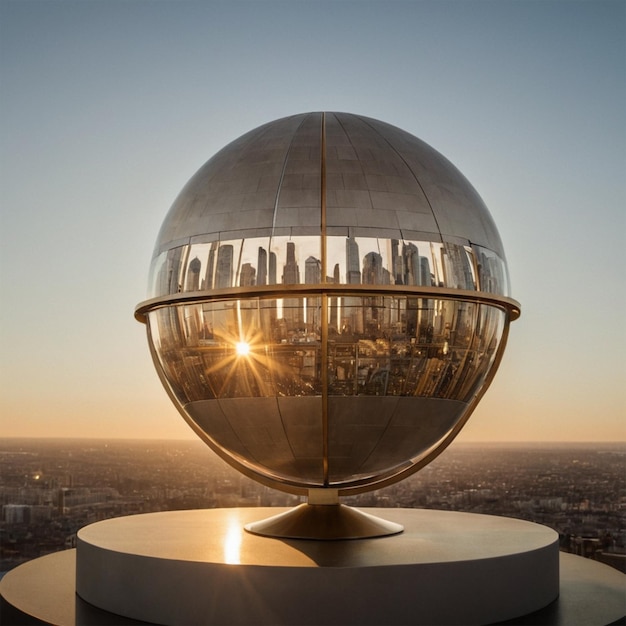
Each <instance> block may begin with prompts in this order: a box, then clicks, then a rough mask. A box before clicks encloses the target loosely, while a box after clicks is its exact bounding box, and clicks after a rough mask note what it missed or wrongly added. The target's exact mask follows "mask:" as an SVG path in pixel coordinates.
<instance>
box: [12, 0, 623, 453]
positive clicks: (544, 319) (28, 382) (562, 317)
mask: <svg viewBox="0 0 626 626" xmlns="http://www.w3.org/2000/svg"><path fill="white" fill-rule="evenodd" d="M320 110H326V111H347V112H352V113H357V114H361V115H365V116H369V117H374V118H377V119H380V120H383V121H385V122H388V123H391V124H394V125H396V126H399V127H400V128H402V129H404V130H406V131H408V132H410V133H412V134H414V135H416V136H418V137H420V138H421V139H423V140H424V141H426V142H427V143H429V144H430V145H432V146H433V147H434V148H436V149H437V150H439V151H440V152H442V153H443V154H444V155H445V156H446V157H447V158H448V159H450V160H451V161H452V162H453V163H454V164H455V165H456V166H457V167H458V168H459V169H460V170H461V171H462V172H463V173H464V174H465V176H466V177H467V178H468V179H469V180H470V181H471V182H472V184H473V185H474V187H475V188H476V189H477V190H478V192H479V193H480V195H481V196H482V198H483V200H484V201H485V202H486V204H487V206H488V207H489V209H490V211H491V214H492V216H493V217H494V220H495V222H496V224H497V226H498V229H499V231H500V235H501V237H502V240H503V243H504V247H505V251H506V255H507V260H508V264H509V272H510V275H511V283H512V293H513V297H514V298H515V299H516V300H518V301H519V302H520V303H521V306H522V316H521V318H520V319H519V320H517V321H516V322H514V323H513V324H512V326H511V333H510V338H509V343H508V346H507V349H506V353H505V355H504V359H503V362H502V364H501V366H500V369H499V371H498V373H497V375H496V377H495V379H494V382H493V383H492V385H491V387H490V389H489V391H488V392H487V394H486V395H485V397H484V398H483V400H482V402H481V403H480V405H479V406H478V408H477V409H476V411H475V412H474V414H473V415H472V417H471V418H470V420H469V422H468V424H467V425H466V427H465V429H464V430H463V431H462V432H461V434H460V436H459V438H458V440H459V441H474V442H478V441H543V442H547V441H613V440H620V441H623V440H626V365H625V360H624V357H625V356H626V330H625V324H624V311H625V310H626V288H625V284H626V280H625V278H624V275H625V269H626V258H625V257H626V254H625V249H626V245H625V244H626V242H625V238H626V224H625V220H626V175H625V174H626V2H624V1H623V0H618V1H604V0H588V1H583V2H576V1H568V0H560V1H556V2H555V1H550V0H542V1H541V2H539V1H524V0H519V1H506V0H496V1H487V0H484V1H480V0H479V1H475V0H464V1H461V0H459V1H455V2H449V1H446V0H436V1H434V2H429V1H423V2H419V1H415V2H404V1H394V0H384V1H381V2H378V1H373V2H368V1H366V0H363V1H350V0H344V1H334V2H321V1H320V2H317V1H308V2H298V1H293V0H292V1H288V2H274V1H265V2H264V1H263V0H257V1H252V2H241V1H237V0H230V1H227V2H211V1H193V0H160V1H158V2H152V1H141V0H134V1H133V0H131V1H116V0H104V1H99V0H91V1H84V2H69V1H57V0H45V1H32V0H13V1H7V0H1V3H0V130H1V136H0V209H1V222H0V293H1V294H2V297H1V298H0V368H1V369H0V437H14V436H19V437H31V436H41V437H101V438H136V437H137V438H159V439H160V438H171V439H186V438H195V435H194V434H193V433H192V431H191V429H190V428H189V427H188V426H187V425H186V424H185V422H184V421H183V419H182V418H181V417H180V416H179V414H178V412H177V411H176V409H175V408H174V406H173V405H172V404H171V402H170V400H169V399H168V397H167V395H166V393H165V391H164V390H163V388H162V386H161V384H160V382H159V380H158V377H157V374H156V372H155V370H154V367H153V365H152V362H151V359H150V355H149V352H148V345H147V341H146V336H145V327H144V326H143V325H141V324H139V323H138V322H136V321H135V319H134V317H133V310H134V308H135V305H136V304H137V303H139V302H140V301H142V300H144V299H145V297H146V287H147V280H148V268H149V263H150V259H151V255H152V248H153V246H154V242H155V240H156V236H157V233H158V230H159V228H160V226H161V223H162V221H163V219H164V217H165V214H166V212H167V210H168V209H169V207H170V205H171V204H172V202H173V201H174V198H175V197H176V195H177V193H178V192H179V191H180V190H181V189H182V187H183V185H184V184H185V183H186V181H187V180H188V179H189V178H190V177H191V176H192V174H193V173H194V172H195V171H196V170H197V169H198V168H199V167H200V166H201V165H202V164H203V163H204V162H205V161H206V160H208V159H209V158H210V157H211V156H212V155H213V154H215V153H216V152H217V151H218V150H219V149H220V148H222V147H223V146H224V145H226V144H227V143H229V142H230V141H232V140H234V139H236V138H237V137H239V136H240V135H241V134H243V133H244V132H247V131H248V130H251V129H253V128H255V127H257V126H259V125H261V124H263V123H266V122H269V121H272V120H274V119H277V118H280V117H284V116H286V115H291V114H294V113H301V112H306V111H320Z"/></svg>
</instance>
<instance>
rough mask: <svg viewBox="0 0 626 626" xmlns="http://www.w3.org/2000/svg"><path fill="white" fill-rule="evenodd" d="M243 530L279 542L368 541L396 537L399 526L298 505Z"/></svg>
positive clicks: (355, 512) (339, 507)
mask: <svg viewBox="0 0 626 626" xmlns="http://www.w3.org/2000/svg"><path fill="white" fill-rule="evenodd" d="M244 528H245V529H246V530H247V531H248V532H250V533H253V534H255V535H262V536H265V537H276V538H282V539H316V540H320V541H332V540H335V541H337V540H342V539H369V538H373V537H385V536H387V535H397V534H398V533H401V532H402V531H403V530H404V527H403V526H402V525H401V524H396V523H395V522H390V521H387V520H384V519H382V518H380V517H376V516H374V515H370V514H369V513H364V512H363V511H359V509H353V508H351V507H349V506H346V505H345V504H300V505H299V506H297V507H295V508H293V509H290V510H289V511H285V512H283V513H279V514H278V515H274V516H272V517H269V518H267V519H264V520H260V521H258V522H252V523H250V524H246V525H245V526H244Z"/></svg>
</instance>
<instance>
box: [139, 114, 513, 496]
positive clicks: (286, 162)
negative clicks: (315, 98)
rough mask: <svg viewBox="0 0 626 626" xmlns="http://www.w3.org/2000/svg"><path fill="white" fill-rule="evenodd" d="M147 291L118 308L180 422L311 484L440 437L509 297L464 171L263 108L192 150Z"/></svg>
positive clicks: (473, 400) (365, 128) (270, 476)
mask: <svg viewBox="0 0 626 626" xmlns="http://www.w3.org/2000/svg"><path fill="white" fill-rule="evenodd" d="M148 297H149V299H148V300H146V301H145V302H142V303H141V304H140V305H138V306H137V308H136V311H135V315H136V317H137V319H139V320H140V321H142V322H146V323H147V329H148V341H149V344H150V349H151V351H152V355H153V359H154V363H155V366H156V369H157V371H158V373H159V376H160V378H161V380H162V382H163V385H164V386H165V388H166V390H167V391H168V393H169V395H170V397H171V398H172V400H173V402H174V404H175V405H176V406H177V407H178V409H179V411H180V412H181V413H182V415H183V417H184V418H185V420H186V421H187V422H188V423H189V424H190V426H191V427H192V428H193V429H194V430H195V431H196V433H198V435H199V436H200V437H201V438H202V439H203V440H204V441H205V442H206V443H207V444H208V445H209V446H210V447H211V448H212V449H213V450H214V451H215V452H216V453H217V454H219V455H220V456H221V457H223V458H224V459H225V460H226V461H227V462H229V463H230V464H231V465H233V466H234V467H235V468H237V469H238V470H240V471H242V472H243V473H245V474H247V475H248V476H251V477H253V478H255V479H257V480H259V481H260V482H262V483H265V484H267V485H271V486H273V487H276V488H278V489H282V490H284V491H288V492H291V493H295V494H309V495H311V494H313V495H314V496H315V497H314V500H315V498H318V499H319V497H320V494H322V496H321V501H323V500H324V495H323V494H324V492H327V493H333V494H338V495H345V494H349V493H358V492H362V491H367V490H370V489H373V488H377V487H380V486H383V485H386V484H390V483H392V482H395V481H397V480H399V479H401V478H403V477H405V476H406V475H408V474H409V473H412V472H414V471H416V470H417V469H419V468H420V467H422V466H423V465H425V464H426V463H428V462H430V461H431V460H432V459H433V458H434V457H435V456H436V455H437V454H439V453H440V452H441V451H442V450H443V449H444V448H445V447H446V446H447V445H448V444H449V443H450V442H451V441H452V440H453V438H454V437H455V436H456V435H457V434H458V432H459V431H460V429H461V428H462V427H463V425H464V424H465V422H466V421H467V419H468V417H469V416H470V414H471V412H472V411H473V409H474V408H475V406H476V404H477V403H478V401H479V399H480V397H481V396H482V394H483V393H484V392H485V390H486V388H487V387H488V385H489V383H490V382H491V380H492V378H493V376H494V374H495V371H496V369H497V367H498V364H499V361H500V359H501V357H502V353H503V350H504V346H505V343H506V338H507V334H508V327H509V322H510V321H512V320H514V319H516V318H517V317H518V316H519V311H520V309H519V304H518V303H517V302H516V301H514V300H512V299H511V298H510V294H509V280H508V271H507V265H506V261H505V255H504V251H503V248H502V243H501V241H500V237H499V235H498V232H497V230H496V227H495V225H494V222H493V220H492V218H491V216H490V214H489V212H488V210H487V208H486V207H485V205H484V203H483V202H482V200H481V198H480V197H479V195H478V194H477V192H476V191H475V190H474V188H473V187H472V186H471V185H470V183H469V182H468V181H467V180H466V179H465V178H464V177H463V175H462V174H461V173H460V172H459V171H458V170H457V169H456V168H455V167H454V166H453V165H452V164H451V163H450V162H449V161H447V160H446V159H445V158H444V157H443V156H442V155H441V154H439V153H438V152H437V151H435V150H434V149H433V148H431V147H430V146H428V145H427V144H425V143H424V142H422V141H421V140H419V139H417V138H416V137H414V136H412V135H410V134H408V133H406V132H404V131H402V130H400V129H398V128H396V127H394V126H391V125H389V124H386V123H384V122H380V121H377V120H374V119H371V118H366V117H362V116H358V115H352V114H347V113H304V114H300V115H293V116H290V117H286V118H283V119H279V120H276V121H274V122H271V123H269V124H265V125H263V126H260V127H259V128H256V129H255V130H252V131H251V132H249V133H247V134H245V135H243V136H242V137H240V138H239V139H236V140H235V141H233V142H232V143H230V144H229V145H227V146H226V147H225V148H223V149H222V150H221V151H220V152H218V153H217V154H216V155H215V156H214V157H213V158H212V159H210V160H209V161H208V162H207V163H206V164H205V165H203V166H202V167H201V168H200V170H199V171H198V172H197V173H196V174H195V175H194V176H193V177H192V178H191V180H190V181H189V182H188V183H187V185H186V186H185V187H184V189H183V190H182V191H181V193H180V195H179V196H178V198H177V199H176V200H175V202H174V204H173V206H172V208H171V209H170V211H169V213H168V214H167V217H166V218H165V221H164V223H163V225H162V228H161V230H160V233H159V235H158V239H157V242H156V247H155V250H154V256H153V259H152V265H151V270H150V280H149V295H148ZM315 494H316V495H315ZM316 501H317V500H316Z"/></svg>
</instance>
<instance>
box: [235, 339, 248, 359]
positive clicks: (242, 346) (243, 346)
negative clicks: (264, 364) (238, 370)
mask: <svg viewBox="0 0 626 626" xmlns="http://www.w3.org/2000/svg"><path fill="white" fill-rule="evenodd" d="M235 350H236V352H237V355H238V356H248V354H249V353H250V344H249V343H247V342H246V341H238V342H237V343H236V345H235Z"/></svg>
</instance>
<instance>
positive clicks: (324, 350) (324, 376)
mask: <svg viewBox="0 0 626 626" xmlns="http://www.w3.org/2000/svg"><path fill="white" fill-rule="evenodd" d="M321 121H322V124H321V138H320V240H321V241H320V254H321V257H322V267H321V270H322V275H321V277H320V280H321V282H322V284H326V276H327V271H326V113H324V112H322V120H321ZM320 304H321V307H322V310H321V316H320V317H321V329H320V331H321V332H320V335H321V337H320V338H321V341H322V346H321V368H322V370H321V372H320V379H321V383H322V472H323V484H324V487H328V485H329V482H330V481H329V467H328V451H329V441H328V294H327V293H326V292H325V291H324V292H323V293H322V301H321V303H320Z"/></svg>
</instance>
